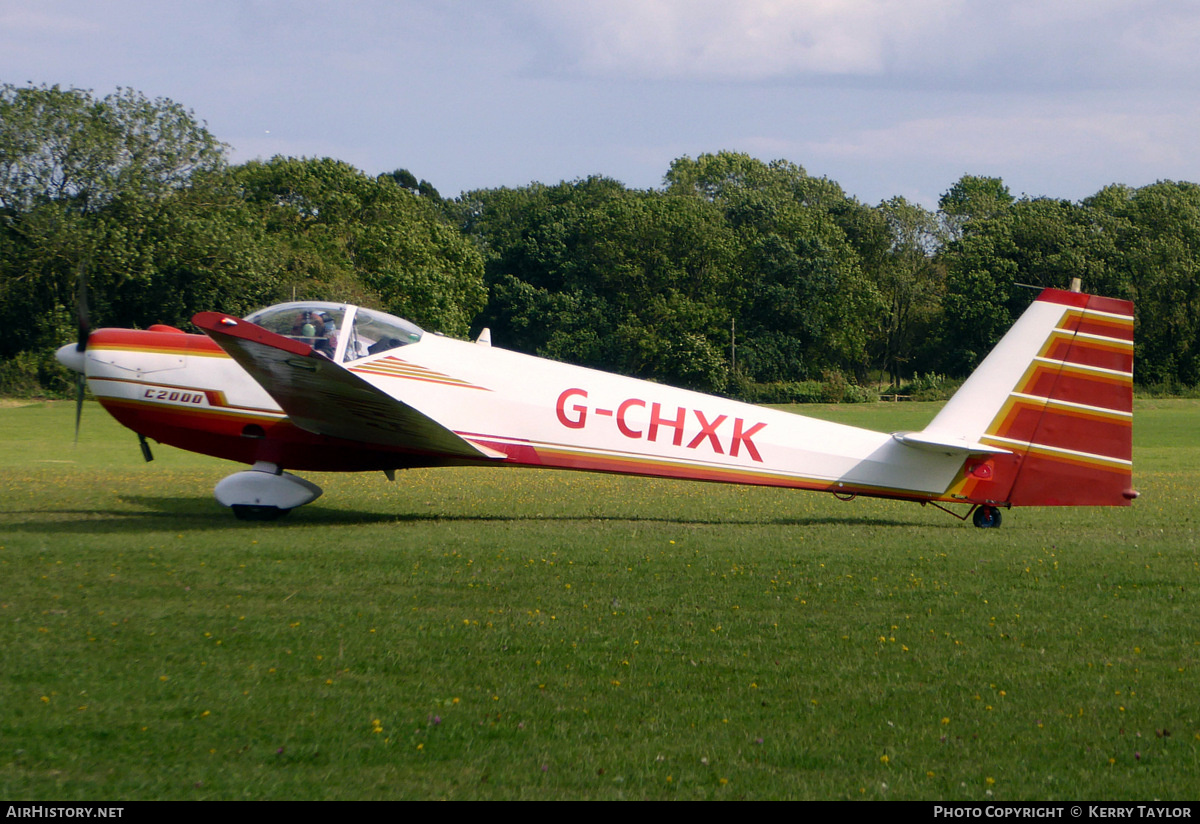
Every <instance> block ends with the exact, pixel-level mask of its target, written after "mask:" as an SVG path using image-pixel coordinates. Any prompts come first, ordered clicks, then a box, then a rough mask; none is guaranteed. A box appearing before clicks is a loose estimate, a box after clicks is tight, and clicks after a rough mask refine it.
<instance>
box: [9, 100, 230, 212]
mask: <svg viewBox="0 0 1200 824" xmlns="http://www.w3.org/2000/svg"><path fill="white" fill-rule="evenodd" d="M223 163H224V147H223V146H222V145H221V144H220V143H219V142H218V141H217V140H216V139H215V138H214V137H213V136H212V135H211V134H209V132H208V130H207V129H206V128H205V127H204V125H203V124H202V123H199V122H197V121H196V119H195V117H194V116H193V115H192V113H191V112H190V111H187V110H186V109H184V108H183V107H182V106H180V105H179V104H178V103H175V102H173V101H171V100H168V99H166V98H159V99H157V100H150V99H148V98H146V97H145V96H144V95H142V94H141V93H140V92H136V91H134V90H132V89H119V90H118V91H116V92H115V93H113V94H110V95H108V96H106V97H104V98H103V99H101V100H96V99H94V98H93V97H92V96H91V93H90V92H87V91H83V90H80V89H66V90H64V89H62V88H60V87H58V86H52V87H46V86H41V87H33V86H30V87H24V88H19V87H16V86H12V85H10V84H4V85H3V86H0V209H4V210H8V211H11V212H24V211H28V210H30V209H32V208H33V207H34V206H36V205H39V204H42V203H45V202H47V201H58V202H66V203H69V204H70V205H71V208H72V209H74V210H77V211H82V212H89V211H96V210H98V209H100V208H102V207H104V206H105V205H107V204H108V203H111V202H112V201H113V200H114V199H115V198H117V197H119V196H126V197H129V196H140V197H144V198H155V197H161V196H163V195H165V194H167V193H168V192H170V191H172V190H175V189H179V188H180V187H182V186H185V185H187V183H188V182H189V181H190V179H191V176H192V174H193V173H195V172H201V171H212V170H215V169H219V168H220V167H221V166H222V165H223Z"/></svg>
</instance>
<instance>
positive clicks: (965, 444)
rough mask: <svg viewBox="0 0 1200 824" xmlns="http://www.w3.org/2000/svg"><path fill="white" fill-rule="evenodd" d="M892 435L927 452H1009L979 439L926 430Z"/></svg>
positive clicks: (975, 453)
mask: <svg viewBox="0 0 1200 824" xmlns="http://www.w3.org/2000/svg"><path fill="white" fill-rule="evenodd" d="M892 437H893V438H895V439H896V440H898V441H900V443H902V444H904V445H905V446H911V447H915V448H916V449H924V450H926V451H927V452H940V453H942V454H944V455H1007V454H1008V453H1009V450H1007V449H1001V448H1000V447H998V446H988V445H987V444H985V443H980V442H979V441H969V440H967V439H966V438H953V437H946V436H937V435H929V434H928V433H925V432H893V433H892Z"/></svg>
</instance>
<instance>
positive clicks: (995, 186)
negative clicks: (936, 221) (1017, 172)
mask: <svg viewBox="0 0 1200 824" xmlns="http://www.w3.org/2000/svg"><path fill="white" fill-rule="evenodd" d="M1012 203H1013V196H1012V193H1011V192H1010V191H1009V190H1008V187H1007V186H1005V185H1004V181H1002V180H1001V179H1000V178H998V177H979V176H977V175H963V176H962V177H960V178H959V179H958V181H957V182H955V184H954V185H953V186H951V187H950V188H949V189H948V190H947V191H946V192H945V194H943V195H942V197H941V199H940V200H938V210H939V211H940V212H941V215H942V219H943V220H944V221H945V223H946V232H947V234H948V235H949V237H950V238H951V239H957V238H960V237H962V236H963V234H964V233H965V232H966V231H967V230H968V228H969V227H970V226H971V225H972V224H979V223H981V222H983V221H986V220H991V219H993V218H998V217H1000V216H1001V215H1003V214H1004V213H1005V212H1006V211H1008V208H1009V207H1010V206H1011V205H1012Z"/></svg>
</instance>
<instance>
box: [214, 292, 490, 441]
mask: <svg viewBox="0 0 1200 824" xmlns="http://www.w3.org/2000/svg"><path fill="white" fill-rule="evenodd" d="M192 323H194V324H196V326H197V327H199V328H200V329H203V330H204V331H205V332H206V333H207V334H208V336H209V337H211V338H212V339H213V340H214V341H216V343H217V345H219V346H220V347H221V348H222V349H224V350H225V351H226V352H227V353H229V356H230V357H232V358H233V359H234V360H235V361H237V362H238V364H240V365H241V367H242V368H243V369H245V370H246V371H247V372H249V373H250V376H251V377H253V378H254V380H256V381H258V383H259V384H260V385H261V386H262V387H263V389H265V390H266V391H267V393H268V394H270V396H271V397H272V398H274V399H275V402H276V403H278V404H279V406H280V407H282V409H283V411H284V412H286V413H287V415H288V418H290V419H291V420H292V422H293V423H295V424H296V425H297V426H299V427H300V428H301V429H305V430H307V431H309V432H314V433H316V434H318V435H328V436H330V437H334V438H344V439H346V440H351V441H360V442H365V443H372V444H379V445H380V446H384V447H394V448H399V449H403V450H406V451H411V452H416V453H421V454H432V455H441V456H446V457H457V458H474V459H480V458H483V459H488V460H499V459H503V458H505V457H506V456H505V455H503V454H502V453H499V452H496V451H495V450H492V449H487V448H486V447H481V446H476V445H474V444H472V443H470V442H468V441H467V440H465V439H463V438H461V437H459V436H458V435H456V434H455V433H454V432H452V431H451V430H449V429H447V428H446V427H444V426H442V425H441V424H440V423H438V422H437V421H435V420H433V419H432V418H430V417H428V416H427V415H425V414H423V413H421V412H419V411H417V410H416V409H414V408H413V407H411V406H409V405H408V404H406V403H404V402H403V401H401V400H398V399H396V398H394V397H392V396H391V395H389V394H388V393H386V392H384V391H383V390H381V389H379V388H377V387H375V386H374V385H372V384H371V383H368V382H367V381H365V380H363V379H362V378H360V377H359V376H357V375H355V374H354V373H352V372H350V371H349V370H347V369H345V368H343V367H342V366H340V365H339V364H336V363H334V362H333V361H331V360H329V359H328V358H327V357H325V356H324V355H322V354H320V353H318V352H317V351H316V350H314V349H313V348H312V347H311V346H309V345H308V344H305V343H302V342H300V341H296V340H292V339H291V338H287V337H284V336H282V335H277V334H275V333H274V332H270V331H268V330H266V329H263V328H262V327H261V326H257V325H255V324H253V323H250V322H248V321H245V320H240V319H238V318H232V317H230V316H229V315H225V314H222V313H220V312H201V313H200V314H198V315H196V316H195V317H193V318H192Z"/></svg>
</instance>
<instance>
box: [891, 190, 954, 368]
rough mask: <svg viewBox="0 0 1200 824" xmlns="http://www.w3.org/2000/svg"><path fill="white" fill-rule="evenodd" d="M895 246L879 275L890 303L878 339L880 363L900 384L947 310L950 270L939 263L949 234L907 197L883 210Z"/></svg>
mask: <svg viewBox="0 0 1200 824" xmlns="http://www.w3.org/2000/svg"><path fill="white" fill-rule="evenodd" d="M879 210H880V212H881V213H882V214H883V216H884V219H885V220H886V221H887V225H888V229H889V230H890V233H891V236H892V244H891V247H890V249H889V250H888V254H887V255H886V257H885V259H884V261H883V263H882V265H880V266H878V267H877V268H876V269H875V270H874V271H875V272H876V273H877V278H876V288H877V289H878V291H879V293H880V296H881V297H882V298H883V300H884V304H885V311H884V312H883V313H882V314H881V315H880V316H879V317H880V321H881V322H880V324H879V328H878V330H877V332H876V334H875V336H874V347H873V349H874V350H875V356H874V357H875V363H877V364H878V365H879V366H881V367H882V368H883V369H885V370H886V371H887V373H888V374H889V375H890V377H891V381H892V384H893V385H894V386H899V384H900V381H901V377H902V374H912V372H913V369H914V366H915V368H916V369H917V370H919V369H920V368H921V366H922V364H921V363H920V362H918V360H917V359H918V357H919V356H920V353H921V350H923V349H925V348H926V342H927V341H928V338H929V333H930V331H931V330H932V329H933V327H934V325H935V323H936V321H937V319H938V316H939V312H940V311H941V300H942V292H943V288H944V281H945V269H944V267H943V265H942V264H941V262H940V261H939V260H938V259H937V256H938V254H939V253H940V251H941V249H942V245H943V244H944V243H945V239H946V236H945V230H944V227H943V225H942V223H941V222H940V221H939V220H938V218H937V216H936V215H934V214H932V213H930V212H929V211H927V210H925V209H923V208H921V207H920V206H918V205H916V204H914V203H909V202H908V201H907V200H905V199H904V198H902V197H894V198H892V199H891V200H887V201H884V202H883V203H881V204H880V206H879Z"/></svg>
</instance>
